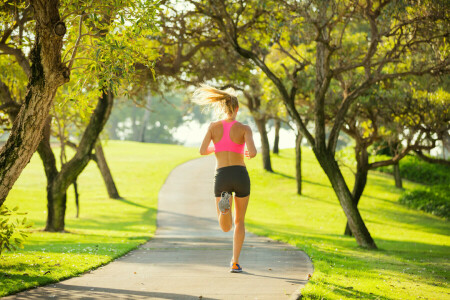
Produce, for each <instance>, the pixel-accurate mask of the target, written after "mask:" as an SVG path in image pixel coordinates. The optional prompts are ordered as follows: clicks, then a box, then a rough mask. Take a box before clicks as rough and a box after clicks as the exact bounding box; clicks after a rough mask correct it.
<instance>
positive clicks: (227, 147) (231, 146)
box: [214, 120, 245, 154]
mask: <svg viewBox="0 0 450 300" xmlns="http://www.w3.org/2000/svg"><path fill="white" fill-rule="evenodd" d="M234 123H236V120H234V121H233V122H230V123H227V122H226V121H225V120H223V121H222V126H223V135H222V138H221V139H220V141H218V142H217V143H216V144H214V147H215V151H214V152H222V151H230V152H236V153H241V154H244V146H245V143H243V144H236V143H235V142H233V141H232V140H231V138H230V130H231V126H233V124H234Z"/></svg>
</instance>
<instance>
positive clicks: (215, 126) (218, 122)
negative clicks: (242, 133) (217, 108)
mask: <svg viewBox="0 0 450 300" xmlns="http://www.w3.org/2000/svg"><path fill="white" fill-rule="evenodd" d="M219 124H221V122H220V121H215V122H211V123H210V124H209V128H211V129H214V128H217V127H218V126H219Z"/></svg>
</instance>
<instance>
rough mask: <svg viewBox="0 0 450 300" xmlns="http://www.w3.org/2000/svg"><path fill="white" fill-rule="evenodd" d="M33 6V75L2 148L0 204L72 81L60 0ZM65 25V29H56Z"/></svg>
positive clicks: (38, 141)
mask: <svg viewBox="0 0 450 300" xmlns="http://www.w3.org/2000/svg"><path fill="white" fill-rule="evenodd" d="M31 5H32V7H33V10H34V17H35V20H36V30H35V42H34V45H33V48H32V49H31V52H30V60H31V63H32V65H31V76H30V78H29V83H28V90H27V94H26V96H25V103H24V104H23V105H22V108H21V109H20V112H19V114H18V115H17V118H16V120H15V122H14V124H13V126H12V129H11V133H10V135H9V138H8V140H7V142H6V144H5V145H4V146H3V147H2V149H1V151H0V205H2V204H3V202H5V200H6V197H7V196H8V193H9V191H10V190H11V188H12V187H13V185H14V183H15V182H16V180H17V178H18V177H19V175H20V174H21V172H22V170H23V169H24V168H25V166H26V165H27V164H28V162H29V161H30V159H31V156H32V155H33V153H34V152H35V151H36V149H37V148H38V145H39V143H40V141H41V139H42V134H41V132H42V128H43V127H44V125H45V121H46V119H47V116H48V114H49V111H50V107H51V106H52V104H53V99H54V97H55V93H56V90H57V89H58V87H59V86H60V85H62V84H64V83H65V82H67V81H69V70H68V69H67V67H65V66H64V65H63V64H62V63H61V48H62V44H63V36H64V34H65V26H64V23H62V22H61V21H60V16H59V11H58V5H59V1H57V0H48V1H36V0H34V1H31ZM62 27H64V30H63V31H60V30H56V29H58V28H62ZM56 32H58V33H59V34H60V35H58V34H56Z"/></svg>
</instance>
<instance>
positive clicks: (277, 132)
mask: <svg viewBox="0 0 450 300" xmlns="http://www.w3.org/2000/svg"><path fill="white" fill-rule="evenodd" d="M280 127H281V122H280V120H278V119H275V139H274V141H273V151H272V152H273V154H278V153H279V152H280V149H279V144H280Z"/></svg>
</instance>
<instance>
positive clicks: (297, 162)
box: [295, 132, 303, 195]
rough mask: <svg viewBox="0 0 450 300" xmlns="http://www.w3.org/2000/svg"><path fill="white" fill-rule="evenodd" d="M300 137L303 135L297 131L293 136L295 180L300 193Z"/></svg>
mask: <svg viewBox="0 0 450 300" xmlns="http://www.w3.org/2000/svg"><path fill="white" fill-rule="evenodd" d="M302 139H303V136H302V134H301V133H300V132H297V135H296V137H295V179H296V181H297V194H299V195H301V194H302Z"/></svg>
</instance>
